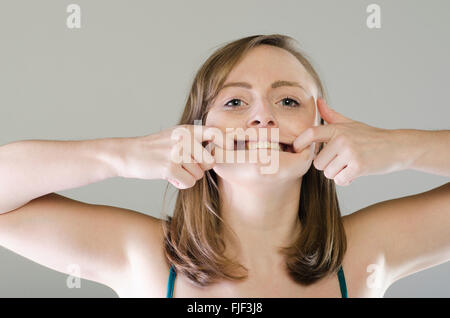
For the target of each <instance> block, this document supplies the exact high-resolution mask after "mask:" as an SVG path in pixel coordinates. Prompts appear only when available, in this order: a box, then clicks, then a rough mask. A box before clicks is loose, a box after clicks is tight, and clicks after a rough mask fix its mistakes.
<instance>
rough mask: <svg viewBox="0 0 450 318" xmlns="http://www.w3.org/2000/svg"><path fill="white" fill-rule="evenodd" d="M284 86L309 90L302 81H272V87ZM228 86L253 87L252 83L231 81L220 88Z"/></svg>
mask: <svg viewBox="0 0 450 318" xmlns="http://www.w3.org/2000/svg"><path fill="white" fill-rule="evenodd" d="M282 86H295V87H300V88H301V89H303V90H304V91H305V92H307V90H306V89H305V88H304V87H303V86H302V85H301V84H300V83H298V82H292V81H275V82H273V83H272V85H271V88H278V87H282ZM226 87H243V88H247V89H252V85H250V84H249V83H247V82H231V83H228V84H225V85H223V86H222V87H221V89H220V90H222V89H224V88H226ZM220 90H219V91H220Z"/></svg>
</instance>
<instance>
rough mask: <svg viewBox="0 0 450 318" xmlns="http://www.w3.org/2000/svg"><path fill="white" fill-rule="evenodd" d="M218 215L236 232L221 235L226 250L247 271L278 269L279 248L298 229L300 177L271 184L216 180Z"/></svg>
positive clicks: (280, 257) (294, 234)
mask: <svg viewBox="0 0 450 318" xmlns="http://www.w3.org/2000/svg"><path fill="white" fill-rule="evenodd" d="M218 181H219V182H218V186H219V193H220V205H221V215H222V218H223V219H224V221H225V222H226V223H227V224H228V225H230V226H231V228H232V229H233V231H234V232H235V233H236V235H237V239H238V241H236V240H234V239H233V238H230V237H225V241H226V244H227V251H228V252H230V253H232V255H235V256H237V257H238V260H239V262H240V263H241V264H242V265H244V266H245V267H247V268H248V269H249V270H250V271H251V272H259V273H267V272H273V271H274V270H279V269H280V268H282V267H280V265H282V264H283V262H284V258H283V256H282V255H281V254H280V253H279V248H280V247H282V246H286V245H288V244H290V243H292V239H293V238H294V237H295V236H296V233H298V232H299V231H300V223H299V220H298V208H299V204H300V188H301V182H302V179H301V178H299V179H297V180H291V181H290V182H285V183H277V184H271V185H267V184H265V185H255V186H251V187H248V186H243V185H240V184H235V183H229V182H227V181H224V180H223V179H221V178H219V180H218Z"/></svg>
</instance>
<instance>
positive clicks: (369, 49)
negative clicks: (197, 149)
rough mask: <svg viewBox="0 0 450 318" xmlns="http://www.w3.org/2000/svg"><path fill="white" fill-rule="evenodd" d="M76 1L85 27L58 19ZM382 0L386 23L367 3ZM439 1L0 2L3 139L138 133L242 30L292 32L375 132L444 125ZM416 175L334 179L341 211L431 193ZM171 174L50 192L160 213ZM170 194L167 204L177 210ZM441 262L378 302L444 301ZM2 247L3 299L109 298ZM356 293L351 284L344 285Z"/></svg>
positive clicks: (175, 106)
mask: <svg viewBox="0 0 450 318" xmlns="http://www.w3.org/2000/svg"><path fill="white" fill-rule="evenodd" d="M70 3H77V4H79V5H80V6H81V10H82V12H81V13H82V28H81V29H78V30H77V29H72V30H71V29H68V28H67V27H66V17H67V16H68V13H66V7H67V5H68V4H70ZM370 3H377V4H379V5H380V6H381V10H382V11H381V14H382V15H381V18H382V27H381V29H368V28H367V26H366V17H367V16H368V13H366V7H367V5H368V4H370ZM449 12H450V2H448V1H444V0H442V1H398V0H397V1H357V0H354V1H333V0H330V1H312V0H311V1H299V0H295V1H272V0H271V1H261V0H259V1H256V0H254V1H242V0H241V1H236V0H233V1H206V0H203V1H173V0H172V1H124V0H122V1H99V0H97V1H85V0H77V1H75V0H74V1H61V0H54V1H31V0H30V1H18V0H14V1H13V0H1V2H0V39H1V44H0V129H1V134H0V144H5V143H9V142H12V141H16V140H23V139H54V140H56V139H64V140H75V139H93V138H101V137H120V136H124V137H125V136H138V135H144V134H148V133H152V132H157V131H159V130H161V129H165V128H168V127H170V126H173V125H175V124H176V122H177V120H178V118H179V117H180V115H181V111H182V109H183V107H184V103H185V101H186V97H187V94H188V90H189V87H190V85H191V82H192V79H193V76H194V74H195V72H196V71H197V69H198V68H199V67H200V65H201V63H202V62H203V61H204V60H205V59H206V58H207V57H208V56H209V55H210V54H211V53H212V52H213V51H214V50H215V49H216V48H217V47H219V46H220V45H221V44H223V43H224V42H227V41H231V40H235V39H237V38H241V37H244V36H248V35H254V34H270V33H282V34H287V35H290V36H292V37H294V38H295V39H297V40H298V41H299V42H300V44H301V48H303V49H304V50H305V51H306V53H307V54H308V55H309V56H310V57H311V60H312V63H313V64H314V65H315V67H316V68H317V71H318V72H319V75H320V76H321V78H322V80H323V82H324V84H325V87H326V89H327V92H328V95H329V99H328V102H329V104H330V105H331V106H332V107H334V108H335V109H336V110H338V111H339V112H341V113H343V114H344V115H346V116H348V117H350V118H354V119H356V120H358V121H362V122H365V123H367V124H369V125H373V126H377V127H381V128H391V129H395V128H415V129H427V130H432V129H449V128H450V121H449V118H450V108H449V102H448V84H449V80H448V78H449V77H448V74H449V73H450V62H449V59H448V57H449V56H450V45H449V40H448V38H449V32H448V30H450V18H449ZM446 182H448V178H445V177H441V176H436V175H431V174H426V173H422V172H418V171H411V170H410V171H401V172H396V173H392V174H388V175H378V176H366V177H362V178H359V179H357V180H355V181H354V182H353V183H352V185H350V186H348V187H340V186H338V187H337V188H338V195H339V198H340V204H341V207H342V211H343V213H344V214H348V213H352V212H354V211H356V210H358V209H360V208H362V207H365V206H368V205H370V204H373V203H375V202H379V201H383V200H388V199H392V198H397V197H401V196H406V195H410V194H415V193H419V192H424V191H427V190H429V189H431V188H434V187H437V186H439V185H441V184H443V183H446ZM165 185H166V183H165V182H163V181H146V180H138V179H122V178H114V179H109V180H105V181H102V182H99V183H96V184H91V185H88V186H85V187H81V188H77V189H71V190H68V191H62V192H58V193H60V194H62V195H66V196H69V197H71V198H74V199H77V200H81V201H85V202H89V203H94V204H108V205H114V206H120V207H125V208H129V209H134V210H136V211H140V212H143V213H147V214H151V215H154V216H160V212H161V209H162V195H163V192H164V189H165ZM172 204H173V201H172V202H171V203H170V204H169V208H170V206H172ZM449 273H450V263H445V264H442V265H439V266H437V267H433V268H430V269H427V270H425V271H422V272H419V273H416V274H414V275H411V276H408V277H406V278H404V279H402V280H400V281H398V282H396V283H395V284H394V285H392V286H391V288H390V289H388V291H387V292H386V294H385V297H449V296H450V275H449ZM66 278H67V276H66V275H64V274H62V273H59V272H56V271H53V270H50V269H48V268H46V267H43V266H41V265H39V264H37V263H34V262H32V261H29V260H28V259H26V258H23V257H22V256H19V255H17V254H14V253H13V252H10V251H9V250H6V249H5V248H1V247H0V296H1V297H15V296H18V297H36V296H39V297H117V295H116V294H115V293H114V291H113V290H111V289H110V288H108V287H106V286H103V285H100V284H97V283H94V282H91V281H88V280H82V282H81V288H80V289H68V288H67V287H66ZM349 292H350V293H351V291H349Z"/></svg>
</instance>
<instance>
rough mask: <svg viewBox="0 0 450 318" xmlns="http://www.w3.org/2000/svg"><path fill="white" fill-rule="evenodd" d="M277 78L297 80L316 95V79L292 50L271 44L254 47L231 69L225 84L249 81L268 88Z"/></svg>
mask: <svg viewBox="0 0 450 318" xmlns="http://www.w3.org/2000/svg"><path fill="white" fill-rule="evenodd" d="M277 80H282V81H296V82H299V83H300V84H301V85H302V86H303V87H305V88H306V89H307V90H308V91H309V92H310V93H311V94H314V95H316V92H317V89H316V85H315V84H314V80H313V78H312V77H311V75H309V73H308V72H307V71H306V69H305V67H304V66H303V65H302V64H301V63H300V61H299V60H298V59H297V58H296V57H295V56H294V55H292V54H291V53H290V52H288V51H286V50H284V49H281V48H279V47H274V46H270V45H261V46H258V47H255V48H252V49H251V50H250V51H248V52H247V54H246V55H245V56H244V57H243V58H242V59H241V61H239V63H238V64H237V65H235V66H234V68H233V69H232V70H231V72H230V74H228V77H227V79H226V81H225V83H224V84H227V83H229V82H248V83H250V84H251V85H252V86H256V87H260V88H262V89H266V88H268V87H270V85H271V84H272V83H273V82H274V81H277Z"/></svg>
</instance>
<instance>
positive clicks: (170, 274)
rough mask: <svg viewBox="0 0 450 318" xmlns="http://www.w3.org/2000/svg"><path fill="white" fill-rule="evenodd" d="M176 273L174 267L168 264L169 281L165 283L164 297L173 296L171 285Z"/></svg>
mask: <svg viewBox="0 0 450 318" xmlns="http://www.w3.org/2000/svg"><path fill="white" fill-rule="evenodd" d="M176 275H177V272H176V271H175V268H173V266H172V265H170V272H169V282H168V283H167V296H166V298H172V296H173V286H174V283H175V276H176Z"/></svg>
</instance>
